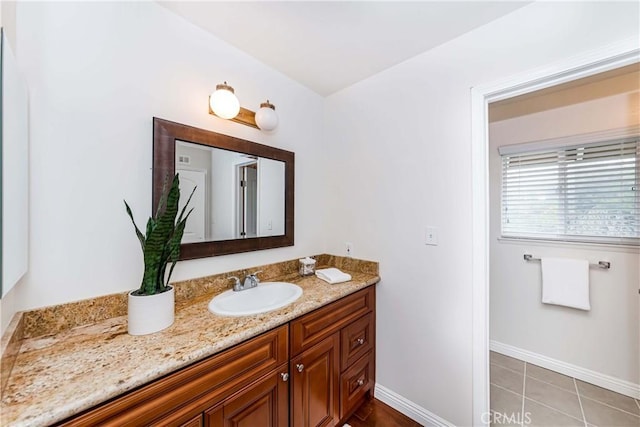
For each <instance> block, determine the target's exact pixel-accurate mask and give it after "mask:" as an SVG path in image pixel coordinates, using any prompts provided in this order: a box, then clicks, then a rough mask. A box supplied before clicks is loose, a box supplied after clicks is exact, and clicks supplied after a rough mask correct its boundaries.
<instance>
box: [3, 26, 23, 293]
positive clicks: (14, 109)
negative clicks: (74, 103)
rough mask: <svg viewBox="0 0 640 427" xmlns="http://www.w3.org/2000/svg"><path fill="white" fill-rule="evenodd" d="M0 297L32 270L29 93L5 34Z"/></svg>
mask: <svg viewBox="0 0 640 427" xmlns="http://www.w3.org/2000/svg"><path fill="white" fill-rule="evenodd" d="M0 33H1V35H0V40H1V42H0V80H1V81H2V84H1V85H0V101H1V102H0V189H1V191H0V194H1V196H2V197H0V224H1V225H2V227H0V240H1V241H2V248H1V250H0V265H1V266H2V268H1V270H2V274H1V275H0V277H1V279H0V287H1V288H2V293H1V294H0V295H1V296H4V295H6V294H7V292H9V290H10V289H11V288H12V287H13V286H14V285H15V284H16V283H18V281H19V280H20V279H21V278H22V276H24V275H25V274H26V272H27V270H28V267H29V222H28V221H29V121H28V120H29V107H28V99H29V94H28V91H27V85H26V82H25V80H24V77H23V76H22V75H21V74H20V71H19V68H18V63H17V62H16V58H15V56H14V54H13V52H12V50H11V44H10V43H9V41H8V40H7V38H6V35H5V33H4V31H0Z"/></svg>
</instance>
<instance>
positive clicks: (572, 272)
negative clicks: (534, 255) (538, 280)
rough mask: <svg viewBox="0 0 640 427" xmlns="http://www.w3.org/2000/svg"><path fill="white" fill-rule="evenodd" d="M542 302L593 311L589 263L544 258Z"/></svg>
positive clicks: (579, 260)
mask: <svg viewBox="0 0 640 427" xmlns="http://www.w3.org/2000/svg"><path fill="white" fill-rule="evenodd" d="M542 302H543V303H545V304H556V305H564V306H567V307H572V308H578V309H580V310H591V305H590V304H589V261H587V260H582V259H570V258H542Z"/></svg>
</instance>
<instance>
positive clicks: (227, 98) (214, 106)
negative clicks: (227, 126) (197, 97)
mask: <svg viewBox="0 0 640 427" xmlns="http://www.w3.org/2000/svg"><path fill="white" fill-rule="evenodd" d="M209 105H210V106H211V110H212V111H213V112H214V113H215V114H216V116H218V117H221V118H223V119H233V118H234V117H235V116H237V115H238V113H239V112H240V101H238V98H237V97H236V95H235V93H234V90H233V88H232V87H231V86H229V85H227V82H224V84H221V85H217V86H216V91H215V92H213V93H212V94H211V97H209Z"/></svg>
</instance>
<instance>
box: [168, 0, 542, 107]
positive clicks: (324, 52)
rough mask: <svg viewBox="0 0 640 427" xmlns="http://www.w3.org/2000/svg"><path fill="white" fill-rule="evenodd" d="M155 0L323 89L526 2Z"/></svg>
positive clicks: (369, 72)
mask: <svg viewBox="0 0 640 427" xmlns="http://www.w3.org/2000/svg"><path fill="white" fill-rule="evenodd" d="M159 3H160V4H161V5H163V6H164V7H166V8H167V9H169V10H171V11H173V12H175V13H176V14H178V15H180V16H183V17H184V18H185V19H187V20H188V21H190V22H192V23H193V24H195V25H197V26H199V27H201V28H203V29H205V30H206V31H208V32H210V33H212V34H213V35H215V36H217V37H219V38H220V39H222V40H225V41H226V42H227V43H229V44H231V45H233V46H235V47H237V48H239V49H240V50H243V51H244V52H246V53H248V54H249V55H251V56H253V57H254V58H257V59H259V60H260V61H262V62H263V63H265V64H267V65H269V66H271V67H273V68H275V69H277V70H279V71H280V72H282V73H283V74H285V75H287V76H289V77H290V78H292V79H293V80H296V81H298V82H300V83H301V84H303V85H305V86H307V87H308V88H310V89H311V90H313V91H315V92H317V93H318V94H320V95H323V96H326V95H330V94H332V93H334V92H336V91H339V90H341V89H343V88H345V87H347V86H350V85H351V84H353V83H355V82H358V81H360V80H363V79H366V78H367V77H369V76H372V75H374V74H376V73H379V72H380V71H382V70H385V69H387V68H389V67H392V66H394V65H396V64H398V63H400V62H402V61H405V60H407V59H409V58H411V57H413V56H416V55H418V54H420V53H422V52H424V51H427V50H429V49H431V48H433V47H435V46H438V45H440V44H442V43H445V42H447V41H449V40H451V39H454V38H456V37H458V36H459V35H461V34H464V33H466V32H468V31H470V30H472V29H474V28H477V27H479V26H482V25H484V24H486V23H488V22H491V21H493V20H495V19H497V18H499V17H501V16H503V15H506V14H508V13H510V12H512V11H514V10H515V9H518V8H520V7H522V6H525V5H526V4H528V3H530V2H523V1H509V2H506V1H492V2H485V1H413V2H405V1H349V2H347V1H314V2H308V1H300V2H297V1H293V2H291V1H254V2H244V1H242V2H218V1H159Z"/></svg>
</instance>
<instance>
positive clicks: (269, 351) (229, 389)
mask: <svg viewBox="0 0 640 427" xmlns="http://www.w3.org/2000/svg"><path fill="white" fill-rule="evenodd" d="M288 335H289V334H288V328H287V326H286V325H284V326H281V327H279V328H277V329H274V330H272V331H269V332H266V333H264V334H262V335H259V336H257V337H255V338H252V339H250V340H249V341H247V342H245V343H242V344H239V345H237V346H235V347H232V348H231V349H228V350H226V351H224V352H222V353H220V354H217V355H215V356H211V357H209V358H208V359H205V360H203V361H201V362H198V363H195V364H193V365H191V366H189V367H186V368H184V369H182V370H180V371H178V372H176V373H174V374H170V375H169V376H167V377H165V378H162V379H159V380H157V381H155V382H153V383H151V384H149V385H146V386H144V387H142V388H140V389H139V390H136V391H134V392H131V393H129V394H125V395H124V396H122V397H119V398H116V399H115V400H113V401H112V402H110V403H107V404H105V405H102V406H99V407H98V408H95V409H92V410H89V411H88V412H85V413H84V414H81V415H79V416H77V417H74V418H72V419H70V420H67V421H66V422H64V423H62V425H65V426H66V425H69V426H95V425H101V426H117V427H121V426H139V425H162V426H179V425H182V424H184V423H186V422H189V421H191V420H192V419H193V418H194V416H196V415H197V414H198V412H202V411H203V410H204V409H206V408H208V407H211V405H212V404H215V402H216V400H221V399H223V398H224V397H226V396H229V395H230V394H231V393H235V392H236V391H238V390H240V389H241V388H242V387H244V386H246V385H247V384H248V383H250V382H251V381H253V380H254V379H257V378H260V377H261V376H262V375H264V374H266V373H268V372H269V371H271V370H273V369H276V368H277V367H278V366H280V365H282V364H283V363H286V362H287V361H288V353H287V345H288Z"/></svg>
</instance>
